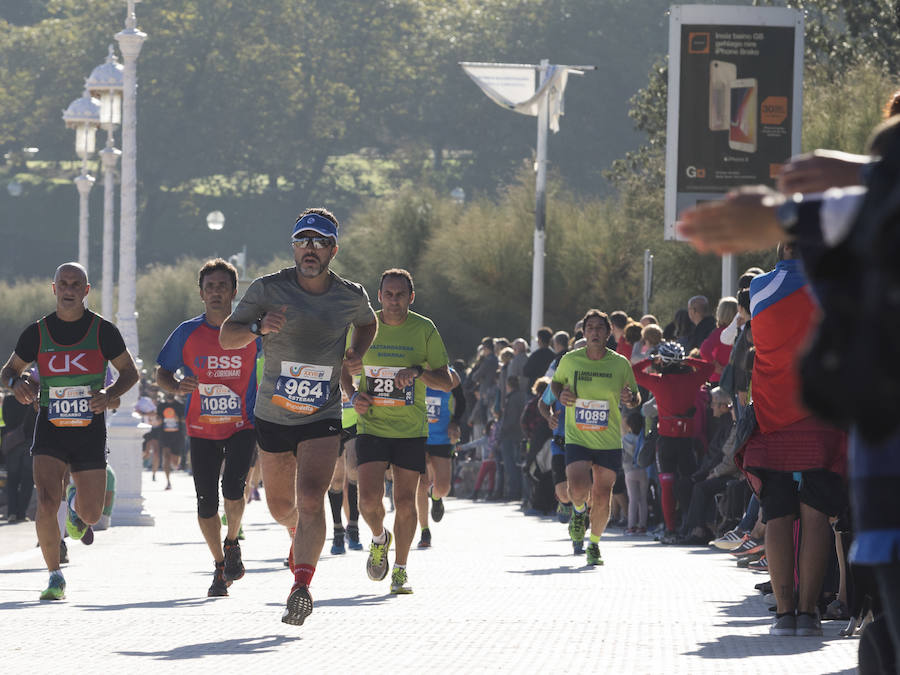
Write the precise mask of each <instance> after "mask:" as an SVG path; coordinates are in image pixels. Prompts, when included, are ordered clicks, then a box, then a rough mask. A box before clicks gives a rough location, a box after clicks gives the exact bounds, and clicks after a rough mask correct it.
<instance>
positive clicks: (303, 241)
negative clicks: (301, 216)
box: [291, 237, 334, 249]
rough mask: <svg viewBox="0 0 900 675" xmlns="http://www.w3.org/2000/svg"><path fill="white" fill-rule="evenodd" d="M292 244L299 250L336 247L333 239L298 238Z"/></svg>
mask: <svg viewBox="0 0 900 675" xmlns="http://www.w3.org/2000/svg"><path fill="white" fill-rule="evenodd" d="M291 243H292V244H293V245H294V246H297V247H299V248H318V249H322V248H328V247H329V246H333V245H334V241H333V240H332V238H331V237H297V238H296V239H292V240H291Z"/></svg>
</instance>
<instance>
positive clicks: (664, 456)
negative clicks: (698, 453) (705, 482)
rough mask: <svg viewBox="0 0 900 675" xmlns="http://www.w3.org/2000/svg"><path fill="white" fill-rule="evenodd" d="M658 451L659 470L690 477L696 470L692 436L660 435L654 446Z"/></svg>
mask: <svg viewBox="0 0 900 675" xmlns="http://www.w3.org/2000/svg"><path fill="white" fill-rule="evenodd" d="M656 449H657V452H658V453H659V472H660V473H674V474H677V475H678V476H680V477H682V478H690V476H691V475H692V474H693V473H694V472H695V471H696V470H697V459H696V457H695V456H694V439H693V438H675V437H670V436H660V437H659V441H658V442H657V446H656Z"/></svg>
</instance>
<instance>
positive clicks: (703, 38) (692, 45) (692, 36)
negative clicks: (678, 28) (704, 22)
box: [688, 32, 709, 54]
mask: <svg viewBox="0 0 900 675" xmlns="http://www.w3.org/2000/svg"><path fill="white" fill-rule="evenodd" d="M688 54H709V33H708V32H703V33H688Z"/></svg>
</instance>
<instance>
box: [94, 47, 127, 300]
mask: <svg viewBox="0 0 900 675" xmlns="http://www.w3.org/2000/svg"><path fill="white" fill-rule="evenodd" d="M123 71H124V68H123V67H122V64H120V63H119V62H118V60H117V59H116V56H115V54H114V53H113V46H112V45H110V46H109V53H108V54H107V56H106V62H105V63H103V64H101V65H99V66H97V67H96V68H94V70H93V71H92V72H91V76H90V77H89V78H88V79H87V82H86V85H87V88H88V91H89V92H90V93H91V96H96V97H97V98H98V99H99V100H100V126H101V127H102V128H103V130H104V131H106V147H104V148H103V150H101V151H100V160H101V163H102V164H103V271H102V282H103V295H102V302H101V310H100V311H101V313H102V314H103V316H105V317H107V318H112V311H113V275H114V271H113V258H114V251H113V238H114V232H115V219H114V216H113V206H114V204H113V202H114V201H115V196H114V190H115V171H116V163H117V162H118V161H119V156H120V155H121V154H122V151H121V150H119V149H117V148H116V147H115V145H114V139H113V133H114V132H115V129H116V127H117V126H118V125H120V124H121V123H122V88H123V84H124V82H123V81H124V75H123Z"/></svg>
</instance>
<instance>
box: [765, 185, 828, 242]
mask: <svg viewBox="0 0 900 675" xmlns="http://www.w3.org/2000/svg"><path fill="white" fill-rule="evenodd" d="M821 207H822V200H821V199H816V198H813V199H804V197H803V195H802V194H800V193H799V192H798V193H795V194H794V195H792V196H790V197H788V198H787V199H786V200H785V201H784V202H782V203H781V204H780V205H779V206H778V207H777V208H776V209H775V219H776V220H777V221H778V224H779V225H780V226H781V229H782V230H784V233H785V234H786V235H788V237H790V238H791V239H792V240H801V241H807V240H809V241H815V240H821V236H822V235H821V231H820V226H819V209H820V208H821Z"/></svg>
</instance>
